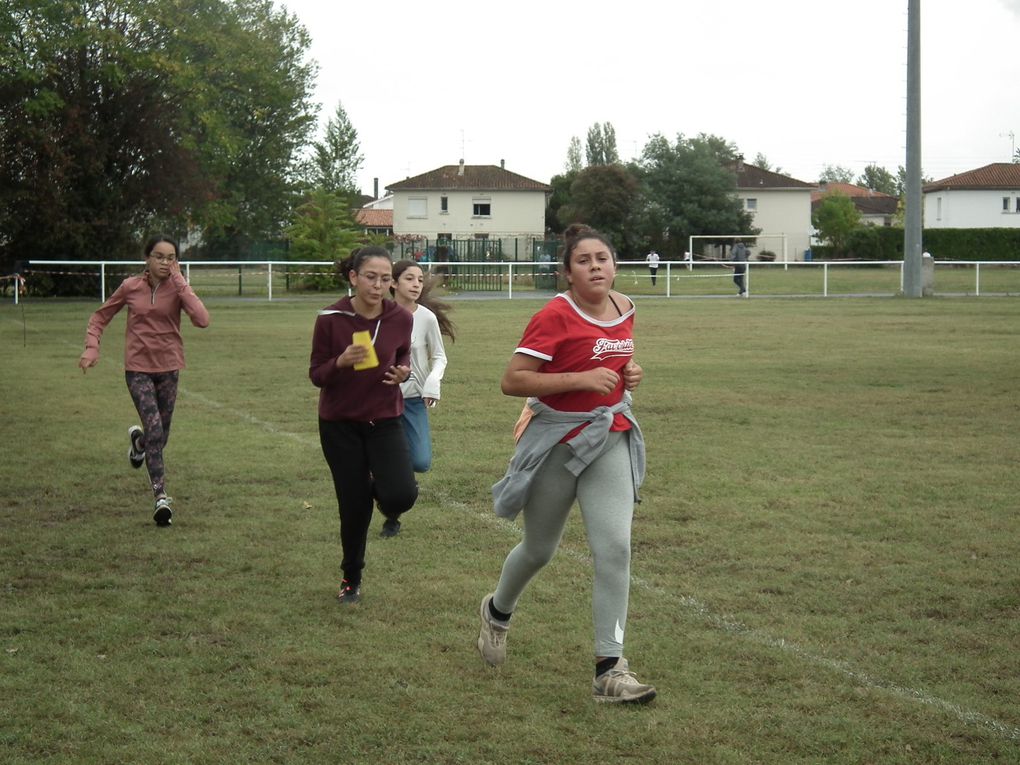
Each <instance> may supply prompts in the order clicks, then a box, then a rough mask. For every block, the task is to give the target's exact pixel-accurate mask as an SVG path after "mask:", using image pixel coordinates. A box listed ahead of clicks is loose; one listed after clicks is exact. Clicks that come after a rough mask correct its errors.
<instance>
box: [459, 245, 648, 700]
mask: <svg viewBox="0 0 1020 765" xmlns="http://www.w3.org/2000/svg"><path fill="white" fill-rule="evenodd" d="M563 267H564V273H565V275H566V280H567V283H568V285H569V288H568V289H567V291H566V292H563V293H561V294H559V295H557V296H556V297H555V298H553V299H552V300H551V301H550V302H549V303H548V304H547V305H546V306H545V307H544V308H542V310H540V311H539V312H538V313H537V314H535V316H534V317H532V319H531V322H530V323H529V324H528V327H527V329H526V330H525V331H524V337H523V338H522V339H521V341H520V343H519V344H518V346H517V349H516V351H515V353H514V355H513V357H512V358H511V359H510V364H509V366H508V367H507V370H506V372H505V373H504V375H503V380H502V385H501V387H502V390H503V393H505V394H507V395H509V396H527V397H529V399H528V410H530V412H531V418H530V420H529V421H528V423H527V426H526V427H525V428H524V430H523V433H522V434H521V436H520V439H519V440H518V442H517V449H516V451H515V453H514V456H513V459H512V460H511V461H510V466H509V468H508V469H507V473H506V475H505V476H504V477H503V479H502V480H500V481H499V482H498V483H497V484H496V485H495V486H493V489H492V491H493V498H494V500H495V511H496V513H497V514H498V515H500V516H502V517H505V518H513V517H515V516H516V515H517V513H518V512H523V513H524V538H523V540H522V541H521V543H520V544H518V545H517V546H516V547H515V548H514V549H513V550H511V551H510V554H509V555H508V556H507V558H506V560H505V562H504V563H503V569H502V572H501V574H500V578H499V583H498V584H497V586H496V590H495V592H493V593H492V594H490V595H486V596H485V597H484V598H483V599H482V604H481V612H480V617H481V630H480V632H479V636H478V650H479V652H480V653H481V654H482V658H483V659H484V660H485V661H486V663H488V664H490V665H492V666H498V665H500V664H502V663H503V662H504V661H505V660H506V634H507V631H508V629H509V626H510V625H509V622H510V616H511V614H512V613H513V611H514V609H515V608H516V607H517V602H518V600H519V599H520V597H521V595H522V594H523V592H524V590H525V588H526V587H527V585H528V583H529V582H530V581H531V579H532V578H533V577H534V576H535V575H536V574H537V573H538V572H539V571H540V570H541V569H542V568H543V567H544V566H545V565H546V564H547V563H548V562H549V561H550V560H551V559H552V556H553V554H554V553H555V552H556V548H557V547H558V546H559V542H560V539H561V537H562V535H563V529H564V527H565V525H566V521H567V515H568V514H569V512H570V508H571V507H572V505H573V503H574V501H575V500H577V502H578V504H579V505H580V508H581V517H582V519H583V521H584V525H585V530H586V533H587V536H588V544H589V546H590V548H591V552H592V558H593V560H594V564H595V583H594V591H593V602H592V610H593V613H594V623H595V679H594V682H593V684H592V693H593V695H594V698H595V700H596V701H600V702H624V703H626V702H646V701H650V700H651V699H653V698H654V697H655V688H653V687H652V686H650V685H647V684H644V683H640V682H638V680H637V678H636V677H635V676H634V673H633V672H631V671H630V669H629V667H628V664H627V660H626V659H625V658H623V638H624V630H625V628H626V624H627V604H628V598H629V594H630V529H631V521H632V518H633V513H634V503H635V501H636V500H637V492H638V488H639V487H640V485H641V482H642V480H643V479H644V469H645V453H644V441H643V439H642V436H641V430H640V428H639V427H638V424H637V421H636V420H635V419H634V416H633V414H632V412H631V409H630V391H631V390H633V389H634V388H636V387H637V385H638V384H639V383H640V382H641V378H642V374H643V373H642V370H641V367H640V366H638V364H636V363H635V362H634V360H633V356H634V336H633V325H634V310H635V309H634V304H633V302H631V300H630V299H629V298H627V297H626V296H624V295H622V294H620V293H619V292H616V291H615V290H613V280H614V278H615V276H616V253H615V251H614V250H613V247H612V245H611V244H610V243H609V241H608V240H607V239H606V238H605V237H604V236H602V235H601V234H599V233H598V232H596V231H594V230H593V229H590V228H587V227H585V226H578V225H574V226H571V227H570V228H568V229H567V232H566V234H565V243H564V248H563Z"/></svg>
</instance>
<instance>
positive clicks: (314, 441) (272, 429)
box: [178, 387, 319, 446]
mask: <svg viewBox="0 0 1020 765" xmlns="http://www.w3.org/2000/svg"><path fill="white" fill-rule="evenodd" d="M178 390H179V392H180V393H183V394H184V395H185V396H186V397H188V398H193V399H195V400H196V401H198V402H199V403H200V404H203V405H204V406H207V407H209V408H210V409H215V410H217V411H219V412H222V413H224V414H229V415H230V416H231V417H236V418H237V419H239V420H241V421H242V422H247V423H249V424H250V425H257V426H258V427H260V428H262V429H263V430H265V431H267V432H269V433H272V434H273V435H274V436H283V437H285V438H289V439H292V440H294V441H297V442H298V443H299V444H304V445H305V446H319V439H318V438H312V437H311V436H308V435H306V434H304V433H292V432H291V431H289V430H280V429H279V428H278V427H276V426H275V425H273V424H272V423H271V422H266V421H265V420H260V419H259V418H258V417H256V416H255V415H253V414H251V413H249V412H242V411H240V410H238V409H231V408H230V407H229V406H227V405H226V404H221V403H220V402H219V401H214V400H213V399H211V398H209V397H208V396H203V395H202V394H201V393H195V392H194V391H192V390H190V389H186V388H184V387H181V388H178Z"/></svg>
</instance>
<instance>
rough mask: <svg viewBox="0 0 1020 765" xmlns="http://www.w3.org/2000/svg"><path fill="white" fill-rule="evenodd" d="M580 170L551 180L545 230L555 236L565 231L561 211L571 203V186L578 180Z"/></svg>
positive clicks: (556, 176)
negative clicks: (561, 220)
mask: <svg viewBox="0 0 1020 765" xmlns="http://www.w3.org/2000/svg"><path fill="white" fill-rule="evenodd" d="M580 172H581V171H580V170H575V171H570V172H567V173H564V174H563V175H554V176H553V177H552V178H551V179H550V180H549V185H550V186H551V187H552V193H551V194H549V202H548V204H546V206H545V228H546V231H551V232H552V233H554V234H559V233H560V232H562V231H563V229H564V225H563V224H562V223H560V216H559V211H560V209H561V208H563V207H564V206H565V205H567V204H569V203H570V186H571V184H573V182H574V180H575V179H576V178H577V175H578V173H580Z"/></svg>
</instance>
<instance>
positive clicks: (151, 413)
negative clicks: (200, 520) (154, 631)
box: [78, 235, 209, 526]
mask: <svg viewBox="0 0 1020 765" xmlns="http://www.w3.org/2000/svg"><path fill="white" fill-rule="evenodd" d="M124 306H127V309H128V318H127V329H126V340H125V342H124V370H125V371H124V378H125V380H126V382H127V386H128V391H129V392H130V393H131V400H132V401H134V403H135V409H137V410H138V417H139V418H140V419H141V421H142V426H143V427H138V426H137V425H132V426H131V427H130V428H128V439H129V441H130V446H129V447H128V460H129V461H130V462H131V467H134V468H140V467H141V466H142V463H145V465H146V467H147V468H148V471H149V482H150V483H151V485H152V494H153V496H154V497H155V504H156V507H155V510H154V511H153V513H152V519H153V520H154V521H155V522H156V525H157V526H169V525H170V523H171V520H172V518H173V507H172V505H171V502H172V500H171V499H170V497H168V496H167V495H166V475H165V470H164V467H163V449H164V448H165V447H166V443H167V440H168V439H169V438H170V421H171V420H172V418H173V414H174V407H175V405H176V403H177V382H178V379H179V376H180V370H182V369H184V341H183V340H182V339H181V311H184V312H185V313H186V314H188V317H189V318H190V319H191V323H192V324H194V325H195V326H196V327H208V326H209V312H208V311H207V310H206V309H205V306H204V305H203V304H202V301H201V300H199V299H198V296H197V295H196V294H195V293H194V291H193V290H192V289H191V287H190V286H189V285H188V282H187V280H185V278H184V277H183V276H182V275H181V269H180V266H179V265H178V263H177V242H175V241H174V240H173V239H170V238H169V237H166V236H162V235H157V236H154V237H152V238H151V239H149V241H148V242H146V244H145V271H143V272H142V273H141V274H139V275H137V276H130V277H128V278H127V279H125V280H124V281H123V282H121V285H120V286H119V287H118V288H117V290H116V292H114V293H113V294H112V295H110V298H109V300H107V301H106V302H105V303H103V305H102V306H100V308H99V310H97V311H96V312H95V313H94V314H92V317H91V318H90V319H89V326H88V330H87V331H86V334H85V351H84V352H83V353H82V354H81V357H80V358H79V359H78V366H79V367H81V371H82V373H85V372H87V371H88V370H89V369H90V368H92V367H94V366H95V365H96V364H98V363H99V342H100V340H101V339H102V336H103V331H104V330H105V329H106V326H107V325H108V324H109V323H110V322H111V321H112V320H113V317H114V316H116V315H117V313H118V312H119V311H120V310H121V309H122V308H124Z"/></svg>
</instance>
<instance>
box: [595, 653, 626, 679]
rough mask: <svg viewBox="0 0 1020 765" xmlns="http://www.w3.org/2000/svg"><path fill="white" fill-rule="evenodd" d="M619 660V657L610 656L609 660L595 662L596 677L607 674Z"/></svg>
mask: <svg viewBox="0 0 1020 765" xmlns="http://www.w3.org/2000/svg"><path fill="white" fill-rule="evenodd" d="M619 660H620V658H619V657H618V656H610V657H609V658H608V659H602V661H597V662H595V677H598V676H599V675H604V674H606V672H608V671H609V670H611V669H612V668H613V667H615V666H616V662H618V661H619Z"/></svg>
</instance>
